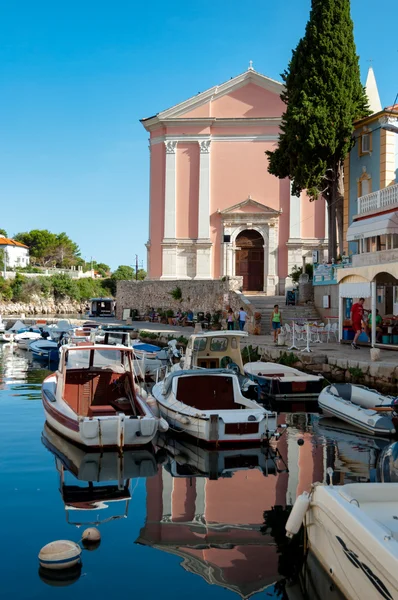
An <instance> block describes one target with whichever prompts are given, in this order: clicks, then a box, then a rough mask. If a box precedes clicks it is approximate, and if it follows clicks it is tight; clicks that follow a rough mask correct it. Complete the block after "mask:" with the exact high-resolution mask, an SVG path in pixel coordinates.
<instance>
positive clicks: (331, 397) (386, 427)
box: [318, 384, 396, 436]
mask: <svg viewBox="0 0 398 600" xmlns="http://www.w3.org/2000/svg"><path fill="white" fill-rule="evenodd" d="M391 400H392V399H391V398H388V397H386V396H381V395H380V394H378V393H377V392H373V391H372V390H368V389H367V388H361V387H360V386H354V385H349V384H348V385H347V384H333V385H329V386H327V387H326V388H324V389H323V390H322V392H321V393H320V395H319V398H318V404H319V407H320V408H321V409H322V412H323V414H324V415H326V416H329V417H336V418H338V419H341V420H342V421H346V422H347V423H350V424H351V425H353V426H355V427H357V428H358V429H361V430H362V431H366V432H367V433H370V434H371V435H382V436H391V435H394V434H395V432H396V429H395V425H394V419H393V412H392V410H393V409H392V407H391ZM361 403H363V404H361ZM387 403H389V405H388V404H387ZM372 404H373V408H368V407H369V406H371V405H372ZM364 405H365V406H364ZM381 405H383V406H384V407H385V408H388V406H389V409H390V410H389V412H387V413H384V412H383V413H380V412H379V411H378V410H375V408H377V407H379V408H380V407H381Z"/></svg>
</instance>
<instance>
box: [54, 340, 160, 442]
mask: <svg viewBox="0 0 398 600" xmlns="http://www.w3.org/2000/svg"><path fill="white" fill-rule="evenodd" d="M132 360H133V356H132V349H131V348H126V347H124V346H104V345H95V344H90V343H86V344H85V345H80V346H71V345H68V344H65V345H64V346H62V347H61V352H60V361H59V367H58V370H57V371H56V373H53V374H52V375H49V376H48V377H46V379H45V380H44V381H43V385H42V401H43V406H44V412H45V415H46V419H47V422H48V423H49V425H50V426H51V427H52V428H53V429H55V430H56V431H57V432H58V433H60V434H61V435H63V436H65V437H67V438H69V439H71V440H72V441H74V442H76V443H78V444H81V445H83V446H87V447H94V448H108V447H118V448H122V447H129V446H143V445H145V444H147V443H149V442H150V441H151V440H152V439H153V438H154V436H155V435H156V433H157V431H158V429H160V430H163V431H165V430H167V428H168V425H167V423H166V422H165V421H164V420H163V419H161V418H158V417H156V416H155V415H154V414H153V413H152V411H151V409H150V408H149V406H148V405H147V404H146V402H145V401H144V400H143V398H142V397H141V395H140V393H138V387H137V385H136V384H135V381H134V373H133V366H132Z"/></svg>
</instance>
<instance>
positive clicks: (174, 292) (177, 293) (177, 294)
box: [170, 285, 182, 300]
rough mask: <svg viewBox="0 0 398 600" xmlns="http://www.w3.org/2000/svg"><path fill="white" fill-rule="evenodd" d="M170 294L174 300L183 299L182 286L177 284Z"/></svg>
mask: <svg viewBox="0 0 398 600" xmlns="http://www.w3.org/2000/svg"><path fill="white" fill-rule="evenodd" d="M170 296H171V297H172V298H174V300H182V290H181V288H180V286H178V285H177V286H176V287H175V288H174V290H171V292H170Z"/></svg>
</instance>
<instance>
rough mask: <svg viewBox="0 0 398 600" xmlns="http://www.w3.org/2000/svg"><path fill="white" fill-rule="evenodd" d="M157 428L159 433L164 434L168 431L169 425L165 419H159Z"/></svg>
mask: <svg viewBox="0 0 398 600" xmlns="http://www.w3.org/2000/svg"><path fill="white" fill-rule="evenodd" d="M158 427H159V431H161V432H162V433H164V432H165V431H167V430H168V428H169V424H168V422H167V421H166V419H163V418H160V419H159V426H158Z"/></svg>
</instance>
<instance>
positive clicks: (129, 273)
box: [111, 265, 135, 281]
mask: <svg viewBox="0 0 398 600" xmlns="http://www.w3.org/2000/svg"><path fill="white" fill-rule="evenodd" d="M134 275H135V271H134V269H133V268H132V267H129V266H128V265H120V266H119V267H118V268H117V269H116V271H114V272H113V273H112V275H111V279H114V280H115V281H121V280H122V279H134Z"/></svg>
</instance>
